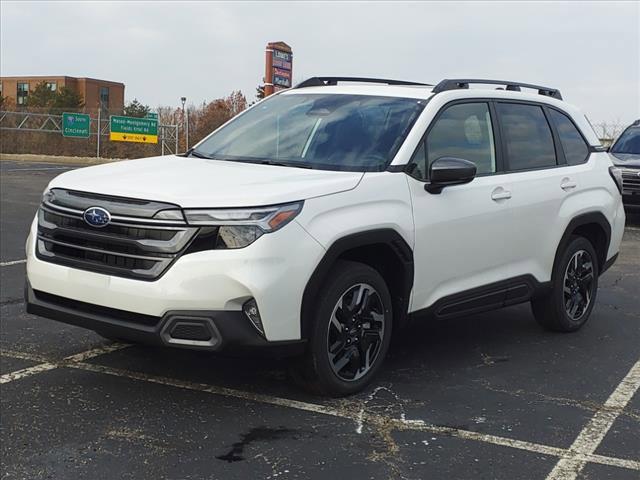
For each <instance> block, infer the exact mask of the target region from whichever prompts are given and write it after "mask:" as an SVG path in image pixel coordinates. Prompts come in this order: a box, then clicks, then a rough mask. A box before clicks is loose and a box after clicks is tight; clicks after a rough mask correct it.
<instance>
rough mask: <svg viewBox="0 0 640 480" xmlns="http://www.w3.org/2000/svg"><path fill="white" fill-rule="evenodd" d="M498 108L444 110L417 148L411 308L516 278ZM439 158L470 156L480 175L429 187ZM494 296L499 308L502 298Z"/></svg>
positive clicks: (478, 105) (469, 105)
mask: <svg viewBox="0 0 640 480" xmlns="http://www.w3.org/2000/svg"><path fill="white" fill-rule="evenodd" d="M493 117H494V115H493V109H492V107H491V105H490V103H489V102H484V101H478V100H474V101H464V102H457V103H454V104H451V105H449V106H447V107H445V108H444V109H443V110H442V111H441V112H440V113H439V114H438V115H437V116H436V118H435V120H434V121H433V122H432V123H431V125H430V127H429V129H428V130H427V134H426V135H425V138H424V141H423V142H422V144H421V145H420V147H419V148H418V150H417V151H416V152H415V154H414V156H413V158H412V160H411V164H410V166H409V168H410V174H411V177H409V188H410V190H411V193H412V199H413V216H414V221H415V247H414V262H415V279H414V289H413V297H412V304H411V311H417V310H421V309H424V308H427V307H430V306H431V305H432V304H434V302H436V301H437V300H438V299H441V298H443V297H447V296H449V295H452V294H455V293H459V292H462V291H467V290H470V289H473V288H476V287H481V286H485V285H488V284H491V283H495V282H498V281H501V280H505V279H507V278H509V277H510V276H511V273H510V272H509V269H508V268H506V267H507V261H506V260H505V249H508V248H509V246H508V240H507V239H508V237H507V234H508V232H509V229H510V220H511V218H512V217H511V213H510V205H509V202H510V198H511V185H510V184H509V183H508V182H507V181H505V180H506V177H504V176H502V175H498V174H496V173H497V172H499V171H500V169H501V168H500V165H499V164H500V159H499V156H498V155H497V149H496V145H497V144H498V141H497V139H499V135H498V134H497V132H496V128H495V125H496V123H495V119H494V118H493ZM441 157H457V158H462V159H465V160H469V161H472V162H474V163H475V164H476V167H477V177H476V178H475V179H474V180H473V181H471V182H470V183H468V184H465V185H457V186H452V187H447V188H445V189H444V190H443V191H442V193H440V194H431V193H429V192H427V191H425V189H424V185H425V181H428V168H429V165H430V164H431V163H432V162H433V161H434V160H436V159H438V158H441ZM498 297H499V296H496V299H495V302H497V304H496V305H490V303H491V302H492V301H493V300H491V298H489V299H484V300H483V301H485V300H486V301H487V302H489V305H485V306H500V304H501V303H502V298H498Z"/></svg>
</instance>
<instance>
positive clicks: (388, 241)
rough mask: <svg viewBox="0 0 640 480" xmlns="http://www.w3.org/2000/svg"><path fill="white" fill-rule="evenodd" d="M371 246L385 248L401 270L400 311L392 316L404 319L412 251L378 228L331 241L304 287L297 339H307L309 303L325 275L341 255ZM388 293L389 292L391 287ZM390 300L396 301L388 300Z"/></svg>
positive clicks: (401, 240) (398, 238) (396, 235)
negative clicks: (389, 251)
mask: <svg viewBox="0 0 640 480" xmlns="http://www.w3.org/2000/svg"><path fill="white" fill-rule="evenodd" d="M375 245H384V246H387V247H389V248H390V249H391V251H392V252H393V254H394V256H395V258H396V260H397V261H399V262H400V263H401V264H402V266H403V272H402V278H403V280H404V285H403V289H402V290H403V295H402V298H401V299H400V305H401V306H402V311H401V312H395V313H394V317H395V318H401V317H400V316H398V315H403V314H404V315H406V313H407V310H408V307H409V297H410V294H411V289H412V288H413V279H414V262H413V250H412V249H411V247H410V246H409V244H408V243H407V241H406V240H405V239H404V238H403V237H402V236H401V235H400V234H399V233H398V232H397V231H396V230H394V229H391V228H381V229H374V230H365V231H362V232H357V233H352V234H349V235H346V236H344V237H341V238H339V239H337V240H335V241H334V242H333V243H332V244H331V246H330V247H329V248H328V249H327V251H326V253H325V254H324V256H323V257H322V259H321V260H320V262H319V263H318V265H317V266H316V268H315V270H314V271H313V274H312V275H311V277H310V278H309V281H308V282H307V285H306V286H305V289H304V293H303V296H302V307H301V311H300V333H301V338H308V337H309V333H310V331H311V326H312V319H313V315H312V309H313V300H314V297H315V295H316V293H317V292H318V290H319V288H320V286H321V285H322V282H323V281H324V280H325V279H326V277H327V275H328V274H329V271H330V270H331V267H332V266H333V265H334V264H335V262H336V261H337V260H338V259H339V258H340V257H341V256H342V255H343V254H345V253H347V252H349V251H351V250H357V249H358V248H361V247H371V246H375ZM389 289H390V290H392V288H391V287H390V288H389ZM392 300H397V299H393V298H392ZM394 306H395V302H394Z"/></svg>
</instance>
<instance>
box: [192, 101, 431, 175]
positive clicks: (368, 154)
mask: <svg viewBox="0 0 640 480" xmlns="http://www.w3.org/2000/svg"><path fill="white" fill-rule="evenodd" d="M425 103H426V102H425V100H419V99H414V98H394V97H374V96H367V95H344V94H333V95H326V94H322V95H315V94H295V95H291V94H289V95H286V94H284V95H276V96H274V97H271V98H268V99H266V100H264V101H262V102H260V104H258V105H256V106H255V107H254V108H252V109H251V110H249V111H247V112H246V113H244V114H242V115H240V116H239V117H237V118H236V119H235V120H233V121H232V122H230V123H229V124H227V125H226V126H225V127H223V128H222V129H220V130H219V131H217V132H216V133H214V134H213V135H211V136H210V137H209V138H207V139H205V140H204V141H203V142H202V143H201V144H200V145H198V146H197V148H196V149H195V151H194V155H195V156H206V157H210V158H214V159H220V160H234V161H245V162H256V163H275V164H284V165H293V166H302V167H307V168H318V169H327V170H348V171H381V170H384V169H385V168H386V166H387V165H388V164H389V162H391V160H392V159H393V156H394V155H395V154H396V152H397V151H398V148H400V145H402V142H403V141H404V139H405V137H406V135H407V134H408V133H409V130H410V129H411V127H412V126H413V123H414V122H415V120H416V118H417V117H418V115H419V114H420V112H421V111H422V110H423V108H424V105H425Z"/></svg>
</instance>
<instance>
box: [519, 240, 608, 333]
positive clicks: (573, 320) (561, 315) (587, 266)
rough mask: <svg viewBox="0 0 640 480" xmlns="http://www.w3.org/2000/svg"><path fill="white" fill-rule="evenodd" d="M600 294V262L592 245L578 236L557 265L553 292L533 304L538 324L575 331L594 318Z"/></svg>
mask: <svg viewBox="0 0 640 480" xmlns="http://www.w3.org/2000/svg"><path fill="white" fill-rule="evenodd" d="M597 291H598V261H597V256H596V252H595V250H594V248H593V245H591V242H589V240H587V239H586V238H584V237H578V236H574V237H572V238H571V241H570V242H569V245H568V246H567V248H566V250H565V251H564V252H563V254H562V257H561V258H560V261H559V262H558V263H557V265H556V267H555V270H554V272H553V276H552V281H551V291H550V292H549V293H548V294H547V295H546V296H544V297H541V298H537V299H534V300H533V301H532V302H531V305H532V307H533V313H534V315H535V317H536V320H537V321H538V323H540V324H541V325H542V326H544V327H545V328H548V329H549V330H554V331H558V332H573V331H576V330H578V329H579V328H580V327H582V326H583V325H584V324H585V323H586V322H587V320H588V319H589V315H591V310H593V305H594V303H595V300H596V293H597Z"/></svg>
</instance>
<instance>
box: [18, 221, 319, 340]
mask: <svg viewBox="0 0 640 480" xmlns="http://www.w3.org/2000/svg"><path fill="white" fill-rule="evenodd" d="M36 236H37V221H34V223H33V226H32V230H31V234H30V236H29V239H28V240H27V246H26V247H27V248H26V250H27V278H28V281H29V283H30V285H31V287H32V289H33V290H34V291H36V292H43V293H45V295H46V294H50V295H53V296H57V297H61V298H63V299H67V300H69V301H75V302H79V303H84V304H88V305H91V306H92V308H94V309H95V310H96V311H101V310H104V309H107V310H105V311H111V310H113V311H115V312H118V311H120V312H125V313H128V314H129V316H138V317H140V318H143V317H154V318H156V319H165V321H166V319H167V318H168V317H169V316H170V315H171V314H172V313H175V312H191V313H192V314H194V315H196V316H200V314H199V313H198V312H200V313H202V312H205V313H207V314H208V312H216V313H215V318H221V317H224V318H234V319H239V320H242V322H243V323H244V322H245V321H246V322H248V319H246V318H245V317H244V315H243V314H242V305H243V304H244V303H245V302H246V301H247V300H249V299H250V298H254V299H255V300H256V302H257V304H258V308H259V311H260V316H261V319H262V324H263V327H264V332H265V337H266V341H267V342H269V343H271V342H282V341H293V340H300V339H301V331H300V311H301V306H302V296H303V292H304V288H305V286H306V284H307V282H308V279H309V278H310V277H311V274H312V273H313V270H314V269H315V266H316V265H317V264H318V262H319V261H320V259H321V258H322V256H323V255H324V253H325V251H324V249H323V248H322V247H321V246H320V245H319V244H318V243H317V242H316V241H315V240H314V239H313V238H312V237H310V236H309V234H308V233H306V232H305V231H304V229H302V227H300V225H299V224H298V223H297V222H296V221H293V222H291V223H290V224H289V225H287V226H286V227H285V228H283V229H281V230H279V231H277V232H274V233H270V234H268V235H263V236H262V237H261V238H260V239H258V240H257V241H256V242H254V243H253V244H251V245H250V246H248V247H246V248H242V249H237V250H210V251H201V252H197V253H190V254H188V255H183V256H181V257H180V258H179V259H178V260H177V261H176V262H175V263H174V264H173V265H172V266H171V267H170V268H169V269H168V270H167V271H166V273H165V274H164V275H162V277H160V278H158V279H157V280H154V281H141V280H137V279H131V278H122V277H117V276H111V275H106V274H102V273H96V272H91V271H86V270H80V269H77V268H72V267H68V266H64V265H58V264H54V263H50V262H45V261H43V260H41V259H39V258H37V257H36V255H35V244H34V243H35V242H34V238H36ZM34 308H35V307H34ZM34 313H36V312H35V311H34ZM43 316H50V315H46V314H44V315H43ZM205 316H206V315H205ZM63 321H64V320H63ZM220 321H221V320H218V322H220ZM227 321H229V322H230V321H231V320H227ZM214 324H216V325H217V323H216V322H214ZM80 325H81V326H85V327H87V328H92V329H94V330H103V331H104V330H105V329H104V328H102V327H103V326H104V325H103V324H97V325H95V326H88V324H87V323H81V324H80ZM249 327H250V328H253V327H252V326H251V325H250V324H249ZM108 328H110V327H108ZM140 330H142V332H141V333H142V334H145V333H148V331H149V329H148V328H146V329H145V328H143V329H140V328H138V327H135V326H134V328H132V329H130V332H129V333H130V334H128V335H127V336H126V338H130V339H132V340H135V339H136V338H134V337H135V336H137V335H138V333H140V332H139V331H140ZM136 332H138V333H136ZM105 333H106V332H105ZM122 336H123V337H124V335H122ZM147 338H148V337H147Z"/></svg>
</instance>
